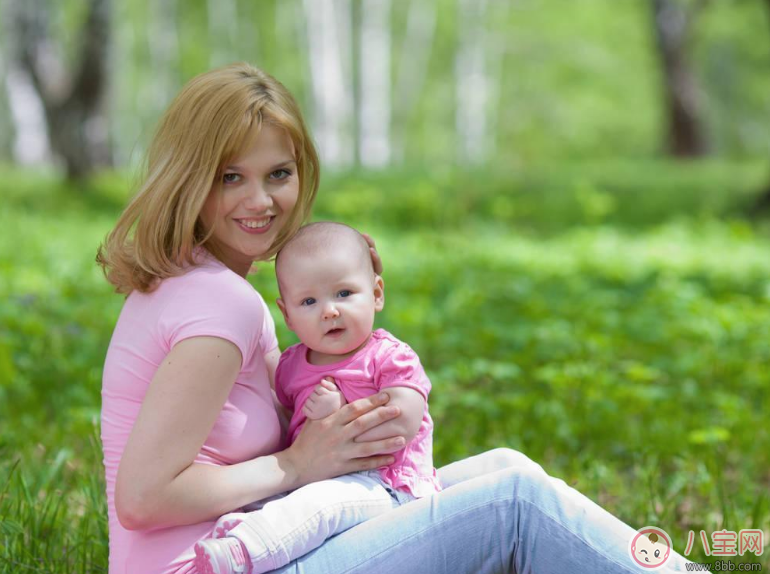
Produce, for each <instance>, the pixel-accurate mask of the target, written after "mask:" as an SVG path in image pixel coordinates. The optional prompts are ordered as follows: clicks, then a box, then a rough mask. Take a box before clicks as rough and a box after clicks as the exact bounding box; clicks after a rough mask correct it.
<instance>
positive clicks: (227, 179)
mask: <svg viewBox="0 0 770 574" xmlns="http://www.w3.org/2000/svg"><path fill="white" fill-rule="evenodd" d="M240 179H241V176H240V174H237V173H226V174H224V175H223V176H222V182H223V183H236V182H238V181H240Z"/></svg>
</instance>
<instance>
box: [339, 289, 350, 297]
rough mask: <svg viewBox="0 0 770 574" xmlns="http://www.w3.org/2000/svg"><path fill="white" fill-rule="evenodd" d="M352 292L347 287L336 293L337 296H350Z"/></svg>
mask: <svg viewBox="0 0 770 574" xmlns="http://www.w3.org/2000/svg"><path fill="white" fill-rule="evenodd" d="M351 295H352V293H351V292H350V291H349V290H348V289H343V290H342V291H340V292H339V293H337V296H338V297H350V296H351Z"/></svg>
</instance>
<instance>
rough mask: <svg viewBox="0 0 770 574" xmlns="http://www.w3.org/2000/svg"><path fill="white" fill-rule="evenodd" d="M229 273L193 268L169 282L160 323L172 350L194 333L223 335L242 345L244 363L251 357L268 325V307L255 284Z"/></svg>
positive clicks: (221, 336) (212, 335)
mask: <svg viewBox="0 0 770 574" xmlns="http://www.w3.org/2000/svg"><path fill="white" fill-rule="evenodd" d="M228 274H229V275H231V276H228V275H226V274H225V273H224V272H222V273H206V272H199V273H195V272H193V273H188V274H186V275H185V276H182V277H178V278H174V279H175V280H176V281H174V282H173V284H172V285H168V286H167V287H168V289H169V291H168V293H166V296H167V297H168V303H167V304H166V306H165V308H164V309H163V311H162V313H161V316H160V317H159V320H158V327H159V329H160V334H161V337H162V338H163V339H164V341H165V342H166V344H167V345H168V349H169V350H171V349H172V348H173V347H174V346H175V345H176V344H178V343H179V342H181V341H183V340H185V339H190V338H192V337H219V338H221V339H225V340H227V341H230V342H231V343H233V344H234V345H235V346H236V347H238V349H239V350H240V352H241V360H242V363H243V364H246V363H247V362H249V361H250V360H251V358H252V356H253V355H254V353H255V351H256V349H257V346H258V344H259V340H260V335H261V331H262V329H263V328H264V324H265V317H264V314H265V307H264V304H263V302H262V298H261V297H260V296H259V294H258V293H257V292H256V291H254V288H253V287H251V286H250V285H249V284H248V283H247V282H246V281H244V280H242V279H241V278H240V277H237V276H235V275H234V274H232V273H229V272H228ZM169 281H170V280H168V279H167V280H166V283H169Z"/></svg>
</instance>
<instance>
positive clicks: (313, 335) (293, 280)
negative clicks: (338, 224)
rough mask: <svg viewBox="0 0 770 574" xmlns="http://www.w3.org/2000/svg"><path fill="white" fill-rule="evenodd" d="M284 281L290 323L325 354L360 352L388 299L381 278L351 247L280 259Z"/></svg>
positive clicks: (284, 301) (283, 301)
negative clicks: (375, 315) (346, 251)
mask: <svg viewBox="0 0 770 574" xmlns="http://www.w3.org/2000/svg"><path fill="white" fill-rule="evenodd" d="M280 282H281V291H282V299H279V301H278V305H279V307H280V308H281V311H282V312H283V316H284V319H285V320H286V325H287V326H288V327H289V329H291V330H292V331H294V332H295V333H296V334H297V337H299V339H300V341H302V342H303V343H304V344H305V345H307V347H309V348H310V349H312V350H313V351H315V352H316V353H321V354H323V355H350V354H352V353H355V352H356V351H357V350H358V349H359V348H360V347H361V346H362V345H363V344H364V343H366V341H367V340H368V338H369V335H370V334H371V332H372V327H373V325H374V314H375V313H376V312H377V311H380V310H382V307H383V304H384V292H383V285H382V279H380V278H379V277H377V276H375V275H374V273H373V272H372V270H371V267H368V266H367V265H363V264H362V262H361V258H360V257H357V256H354V255H351V254H350V253H344V252H343V253H328V254H320V255H318V254H316V255H307V256H306V255H291V256H289V257H288V258H287V259H285V260H281V277H280ZM340 358H343V357H340Z"/></svg>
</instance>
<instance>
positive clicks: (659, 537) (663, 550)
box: [628, 526, 671, 570]
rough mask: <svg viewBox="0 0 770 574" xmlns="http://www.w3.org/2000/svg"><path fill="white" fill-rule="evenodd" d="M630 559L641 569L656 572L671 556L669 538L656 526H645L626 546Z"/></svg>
mask: <svg viewBox="0 0 770 574" xmlns="http://www.w3.org/2000/svg"><path fill="white" fill-rule="evenodd" d="M628 553H629V554H630V555H631V559H632V560H633V561H634V562H636V563H637V564H638V565H639V566H641V567H642V568H646V569H648V570H656V569H657V568H660V567H661V566H663V565H664V564H665V563H666V560H668V557H669V556H670V555H671V538H670V537H669V535H668V534H666V532H665V531H664V530H662V529H660V528H658V527H657V526H645V527H644V528H640V529H639V530H637V531H636V534H635V535H634V536H633V537H632V538H631V541H630V542H629V544H628Z"/></svg>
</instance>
